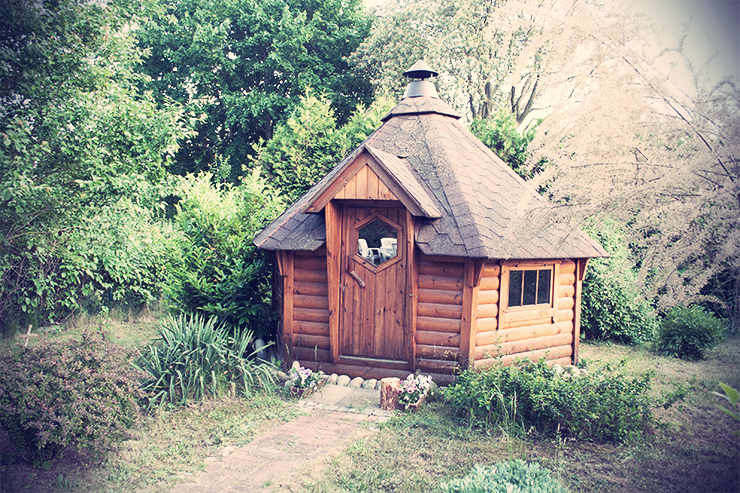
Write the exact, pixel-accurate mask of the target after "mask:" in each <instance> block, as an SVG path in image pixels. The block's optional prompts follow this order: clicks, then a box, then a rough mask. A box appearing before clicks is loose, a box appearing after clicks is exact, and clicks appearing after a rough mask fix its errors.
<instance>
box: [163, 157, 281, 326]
mask: <svg viewBox="0 0 740 493" xmlns="http://www.w3.org/2000/svg"><path fill="white" fill-rule="evenodd" d="M178 193H179V195H180V202H179V203H178V204H177V214H176V216H175V225H176V227H177V228H178V230H179V233H181V234H180V236H179V239H178V245H177V247H176V248H175V250H174V251H173V254H172V259H171V264H170V268H169V270H168V285H167V287H166V289H165V294H166V300H167V302H168V304H169V305H170V308H172V309H174V310H176V311H179V312H185V313H196V312H199V313H202V314H205V315H206V316H217V317H218V319H219V321H220V322H222V323H224V324H226V325H227V326H228V327H229V328H230V329H232V330H236V329H239V330H242V329H247V330H249V331H251V332H252V333H253V334H255V335H256V336H257V337H262V338H266V337H267V336H268V335H269V334H270V332H271V328H272V327H271V323H272V320H273V316H272V313H273V312H272V310H271V308H270V289H271V284H270V281H271V269H270V267H269V265H268V264H267V262H266V254H265V252H263V251H260V250H258V249H257V247H256V246H255V245H254V243H253V242H252V240H253V239H254V237H255V236H256V234H257V232H259V231H260V230H261V229H262V227H263V226H264V225H265V223H266V222H267V221H269V220H271V219H273V218H274V217H275V216H277V214H278V213H279V212H280V210H281V209H282V202H281V201H280V200H279V199H278V198H276V197H274V195H273V193H272V191H271V189H270V188H269V187H268V186H267V184H266V183H265V181H264V180H263V179H262V178H260V177H259V174H258V171H257V172H254V173H253V174H251V175H250V176H248V177H246V178H245V179H244V180H243V182H242V185H241V186H239V187H232V186H229V185H213V184H211V176H210V175H209V174H203V175H200V176H197V177H193V176H189V177H188V178H185V179H183V180H182V182H181V184H180V189H179V192H178Z"/></svg>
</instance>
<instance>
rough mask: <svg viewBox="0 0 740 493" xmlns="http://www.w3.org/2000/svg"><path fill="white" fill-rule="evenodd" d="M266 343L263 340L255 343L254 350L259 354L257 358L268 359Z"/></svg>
mask: <svg viewBox="0 0 740 493" xmlns="http://www.w3.org/2000/svg"><path fill="white" fill-rule="evenodd" d="M265 345H266V344H265V341H263V340H262V339H257V340H256V341H254V350H255V351H256V352H257V357H258V358H260V359H265V358H266V357H267V351H265Z"/></svg>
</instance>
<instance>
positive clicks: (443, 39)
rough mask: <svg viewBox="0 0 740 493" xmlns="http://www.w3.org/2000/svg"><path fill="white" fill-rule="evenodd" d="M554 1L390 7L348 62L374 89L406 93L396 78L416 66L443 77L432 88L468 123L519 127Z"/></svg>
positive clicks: (474, 0)
mask: <svg viewBox="0 0 740 493" xmlns="http://www.w3.org/2000/svg"><path fill="white" fill-rule="evenodd" d="M552 3H554V2H532V1H528V0H493V1H482V0H459V1H455V2H451V1H448V0H435V1H434V2H431V3H430V2H427V1H425V2H422V1H421V0H394V1H390V2H388V3H386V4H385V5H384V7H383V8H381V9H380V10H379V11H378V19H377V21H376V26H375V27H374V29H373V32H372V34H371V36H370V37H369V38H368V39H367V40H366V41H365V42H364V43H362V45H360V47H359V48H358V50H357V51H356V52H355V53H354V54H353V55H352V61H353V62H354V63H355V64H356V65H357V66H358V67H359V68H360V69H362V70H364V71H365V72H366V73H367V77H369V78H370V79H371V80H372V81H373V85H374V86H375V87H376V88H381V89H383V90H391V91H393V92H394V94H396V95H397V96H400V94H401V93H402V91H403V86H404V83H403V81H402V79H401V78H400V77H399V75H400V73H401V72H402V71H403V70H405V69H406V68H408V67H410V66H411V65H412V64H413V63H414V62H416V61H417V60H418V59H424V60H425V61H426V62H427V63H429V64H430V65H431V66H432V67H433V68H435V69H436V70H438V71H439V72H440V74H441V75H440V77H439V78H438V79H437V85H438V86H439V89H440V92H441V93H443V94H444V95H445V99H446V100H448V101H449V102H450V104H451V105H452V106H453V107H455V108H456V109H457V110H458V111H460V112H461V113H462V114H463V115H465V116H466V118H467V119H468V120H474V119H487V118H492V117H493V116H494V115H495V114H496V113H497V112H499V111H501V110H507V111H509V112H511V113H513V114H514V115H515V117H516V119H517V122H518V124H521V123H522V122H524V120H525V119H526V118H527V116H528V115H529V114H530V112H531V111H532V110H533V108H534V106H533V105H534V102H535V100H536V99H537V97H538V95H539V94H540V85H539V72H540V64H541V61H542V58H543V56H544V54H545V53H546V52H547V50H548V43H547V41H546V40H545V39H544V38H542V37H541V35H540V33H541V32H542V29H543V26H544V19H546V16H547V15H550V14H549V13H548V9H550V8H552V6H551V5H550V4H552Z"/></svg>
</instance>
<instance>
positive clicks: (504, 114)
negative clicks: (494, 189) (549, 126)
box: [470, 111, 536, 180]
mask: <svg viewBox="0 0 740 493" xmlns="http://www.w3.org/2000/svg"><path fill="white" fill-rule="evenodd" d="M517 126H518V125H517V122H516V116H515V115H514V114H513V113H511V112H510V111H499V112H498V113H496V114H495V115H494V116H493V118H487V119H476V120H473V122H472V123H471V124H470V131H471V132H472V133H473V135H475V136H476V137H478V139H479V140H480V141H481V142H483V143H484V144H485V145H486V146H487V147H488V148H489V149H491V150H492V151H493V153H494V154H496V155H497V156H498V157H500V158H501V160H502V161H503V162H505V163H506V164H508V165H509V167H510V168H511V169H513V170H514V171H515V172H516V174H518V175H519V176H521V177H522V178H524V179H525V180H527V179H529V178H532V176H533V173H532V171H530V170H528V169H527V168H526V167H525V165H526V163H527V159H528V158H529V154H530V153H529V152H528V151H527V147H528V146H529V143H530V142H532V139H534V135H535V131H536V127H533V128H530V129H529V130H527V131H526V132H525V133H524V134H520V133H519V131H517Z"/></svg>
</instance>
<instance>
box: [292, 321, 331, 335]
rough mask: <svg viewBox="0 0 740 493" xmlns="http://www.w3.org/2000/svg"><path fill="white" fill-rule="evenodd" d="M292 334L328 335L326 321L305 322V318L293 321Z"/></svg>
mask: <svg viewBox="0 0 740 493" xmlns="http://www.w3.org/2000/svg"><path fill="white" fill-rule="evenodd" d="M293 334H294V337H295V336H296V335H311V336H324V337H329V323H328V322H306V321H305V320H295V321H293Z"/></svg>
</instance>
